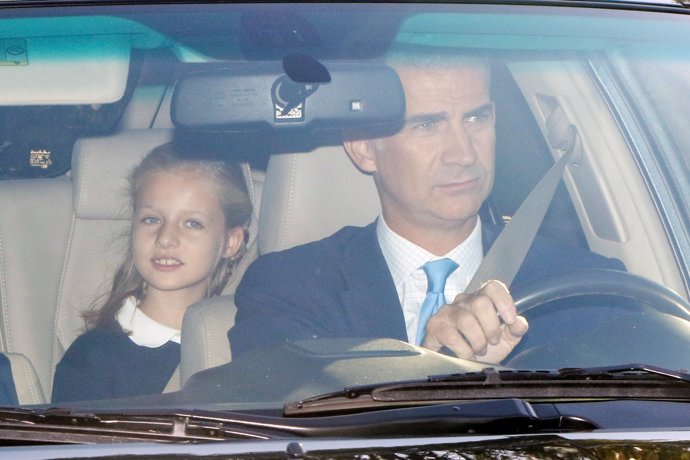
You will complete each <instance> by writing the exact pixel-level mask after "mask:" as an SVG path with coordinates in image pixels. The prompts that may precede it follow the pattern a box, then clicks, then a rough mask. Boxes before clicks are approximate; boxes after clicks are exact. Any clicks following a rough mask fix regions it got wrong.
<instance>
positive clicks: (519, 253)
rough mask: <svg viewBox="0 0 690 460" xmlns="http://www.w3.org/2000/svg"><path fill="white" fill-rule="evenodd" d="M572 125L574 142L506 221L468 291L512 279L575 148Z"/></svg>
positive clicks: (574, 131)
mask: <svg viewBox="0 0 690 460" xmlns="http://www.w3.org/2000/svg"><path fill="white" fill-rule="evenodd" d="M570 129H571V131H572V134H573V136H574V137H573V139H572V142H571V145H570V146H569V148H568V149H567V150H565V151H564V153H563V155H562V156H561V158H559V159H558V161H556V163H554V165H553V166H552V167H551V169H549V171H548V172H547V173H546V174H545V175H544V177H542V179H541V180H540V181H539V183H538V184H537V185H536V187H534V189H533V190H532V191H531V192H530V194H529V195H528V196H527V198H525V201H524V202H523V203H522V204H521V205H520V207H519V208H518V210H517V211H515V214H513V218H512V219H511V220H510V222H508V223H506V225H505V228H504V229H503V231H502V232H501V233H500V234H499V235H498V238H496V241H495V242H494V244H493V245H492V246H491V249H489V251H488V252H487V254H486V256H485V257H484V260H482V263H481V265H480V266H479V269H478V270H477V272H476V273H475V275H474V277H473V278H472V280H471V281H470V283H469V284H468V286H467V289H466V290H465V292H475V291H477V290H478V289H480V288H481V286H482V284H484V283H486V282H487V281H489V280H499V281H501V282H503V283H505V284H506V286H510V284H511V283H512V282H513V279H514V278H515V275H517V273H518V271H519V270H520V266H521V265H522V262H523V261H524V259H525V256H526V255H527V251H528V250H529V248H530V246H532V242H533V241H534V237H535V236H536V234H537V230H539V226H540V225H541V223H542V221H543V220H544V215H546V211H547V210H548V208H549V205H550V204H551V200H552V199H553V196H554V195H555V193H556V189H557V188H558V184H559V183H560V181H561V178H562V177H563V171H564V170H565V167H566V165H567V164H568V161H569V160H570V157H571V155H572V152H573V151H574V150H575V149H574V147H575V143H576V142H577V132H576V130H575V127H574V126H572V125H570Z"/></svg>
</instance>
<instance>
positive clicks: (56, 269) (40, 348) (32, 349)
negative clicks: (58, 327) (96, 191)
mask: <svg viewBox="0 0 690 460" xmlns="http://www.w3.org/2000/svg"><path fill="white" fill-rule="evenodd" d="M71 191H72V184H71V182H70V180H69V179H68V178H66V177H59V178H53V179H29V180H8V181H0V215H2V218H1V219H0V351H2V352H5V353H6V354H8V357H10V361H11V364H12V370H13V372H15V385H16V386H17V389H18V392H19V393H22V394H28V395H33V396H32V397H30V398H29V400H26V399H23V398H21V397H20V402H23V403H41V402H44V401H45V394H44V389H45V388H49V382H50V379H51V376H52V366H53V362H52V359H53V354H52V346H53V337H54V327H55V305H56V299H57V298H58V293H59V292H60V280H61V273H62V267H63V261H64V256H65V248H66V247H67V242H68V241H69V232H70V227H71V220H72V211H71V210H72V206H71ZM20 367H21V369H19V368H20ZM32 372H35V373H36V374H35V375H36V376H37V377H33V376H31V375H30V374H31V373H32ZM37 379H38V380H40V382H41V386H40V387H38V388H31V386H32V384H33V383H35V382H36V380H37ZM47 385H48V386H47ZM20 396H21V395H20Z"/></svg>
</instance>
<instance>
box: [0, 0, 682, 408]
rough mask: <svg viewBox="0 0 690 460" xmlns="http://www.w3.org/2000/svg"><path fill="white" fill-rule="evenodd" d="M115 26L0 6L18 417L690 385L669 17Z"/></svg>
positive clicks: (0, 164)
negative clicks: (627, 373) (443, 388)
mask: <svg viewBox="0 0 690 460" xmlns="http://www.w3.org/2000/svg"><path fill="white" fill-rule="evenodd" d="M120 3H122V4H119V5H110V4H105V3H100V4H98V3H96V4H91V5H85V4H82V5H79V4H70V5H66V4H65V5H53V6H48V5H43V4H40V3H36V4H34V3H24V4H18V5H14V6H13V7H9V6H7V7H5V6H3V7H2V8H0V31H2V32H1V33H0V45H1V46H0V51H1V53H0V56H1V59H2V60H1V61H0V64H1V65H0V82H1V86H2V87H3V91H2V92H0V119H1V120H2V123H0V133H1V136H2V138H1V139H0V211H1V213H2V218H1V219H0V277H1V282H0V309H1V310H2V312H1V313H2V316H1V318H2V319H1V320H0V351H1V352H2V353H3V354H2V355H0V358H2V359H0V363H3V367H2V369H0V370H3V371H4V374H3V375H2V377H3V378H4V381H3V382H0V383H2V384H3V385H4V386H2V388H4V389H5V390H6V391H5V392H4V396H3V397H4V399H3V401H2V406H3V407H7V408H8V409H9V408H13V407H14V408H16V407H26V408H29V407H36V408H47V407H50V408H59V410H64V411H70V410H80V411H82V412H83V411H85V410H87V411H88V412H89V413H100V412H108V411H110V412H114V411H115V412H116V411H119V410H124V409H127V410H132V409H136V410H137V411H138V413H140V414H141V413H163V412H165V408H169V409H170V410H173V409H174V410H177V411H179V410H183V409H184V410H190V411H191V410H203V411H205V412H204V413H215V411H220V410H223V411H229V410H233V411H240V412H243V413H254V414H256V413H274V414H282V413H283V410H284V405H285V404H288V405H290V404H293V405H294V403H295V402H298V401H314V399H313V398H314V397H317V396H319V395H324V394H328V393H334V392H341V391H343V390H345V389H351V388H360V387H362V386H363V388H365V389H366V391H365V390H362V391H361V392H354V393H347V392H345V393H343V394H340V393H339V395H340V396H339V397H342V398H344V399H345V400H347V398H348V397H349V398H350V401H353V400H355V399H357V398H356V396H359V395H364V394H366V395H370V394H373V393H372V391H374V392H375V391H378V388H379V385H383V384H395V383H403V382H406V383H410V382H417V381H420V382H426V383H427V384H428V383H429V382H437V383H438V382H441V381H443V382H446V381H447V380H448V376H451V375H452V376H455V377H454V381H456V382H457V381H458V379H460V380H462V378H461V377H459V376H465V377H463V378H466V377H467V376H474V377H476V378H477V379H479V380H481V381H485V380H487V379H488V380H491V379H492V378H494V377H492V376H495V375H503V376H504V377H503V379H505V378H506V376H508V375H510V374H508V373H509V372H510V371H525V372H526V371H529V370H533V371H540V372H542V374H541V375H548V376H550V377H549V378H551V380H549V382H548V385H545V387H544V388H545V389H544V390H543V391H549V390H548V389H549V388H551V386H553V385H556V383H555V382H556V381H557V380H558V379H560V378H561V377H562V376H563V374H558V373H557V371H558V370H559V369H564V368H592V367H595V368H602V367H606V368H607V369H608V370H612V369H613V370H614V371H613V372H612V374H615V373H616V372H617V371H616V370H615V369H635V370H636V372H640V373H645V374H649V375H651V374H654V375H656V376H657V377H658V376H659V375H661V374H665V373H670V374H672V375H675V376H676V377H677V378H676V379H675V380H683V379H684V378H686V377H687V376H686V375H685V373H686V372H687V371H686V370H687V369H690V358H688V352H687V351H688V349H690V348H689V347H690V322H689V321H690V310H688V306H689V305H690V304H688V300H687V299H688V295H689V294H690V238H689V236H688V235H689V232H688V230H689V228H690V217H689V216H690V154H689V153H688V152H690V136H689V135H688V132H689V131H688V128H687V126H686V124H687V123H688V120H690V50H689V49H688V46H687V43H689V42H690V27H688V26H689V21H690V18H689V17H688V16H687V15H686V14H685V10H684V9H682V8H681V7H680V6H674V5H672V4H667V5H651V4H647V5H645V6H643V7H639V8H635V7H633V5H632V4H623V3H620V4H619V5H615V4H613V5H607V8H604V7H603V4H602V5H599V6H597V5H594V4H589V5H580V4H575V3H574V4H572V5H568V6H565V5H563V4H558V5H555V4H552V5H547V4H529V3H530V2H519V3H524V4H520V5H518V4H510V3H509V4H502V5H499V4H481V2H470V3H471V4H426V3H422V4H412V3H401V4H394V3H385V4H378V3H370V4H367V3H335V4H327V3H296V4H280V3H278V4H267V3H257V4H224V3H215V2H214V3H209V4H203V3H198V2H194V3H190V4H184V3H182V2H173V3H172V4H165V5H163V4H146V3H145V2H141V3H137V2H135V3H133V4H129V5H127V4H125V3H126V2H120ZM523 204H524V206H523ZM437 261H441V262H440V263H434V262H437ZM439 267H440V268H439ZM441 272H442V273H441ZM438 273H441V274H440V275H439V274H438ZM651 368H653V369H656V370H659V369H663V371H659V372H656V371H655V372H649V369H651ZM487 369H492V370H487ZM521 375H524V374H521ZM534 375H537V376H539V375H540V374H539V373H535V374H534ZM568 375H569V377H568V378H569V379H571V381H574V382H575V383H574V384H572V385H571V387H572V386H575V387H579V389H580V390H581V392H580V393H577V394H575V393H568V395H561V394H558V395H556V396H554V397H559V398H561V397H562V398H566V397H571V396H573V395H575V396H573V397H581V398H588V397H590V398H596V397H597V395H599V393H596V392H595V390H593V389H590V387H589V386H588V381H590V380H591V379H588V378H582V379H577V378H576V379H574V380H572V374H568ZM430 376H435V377H432V378H431V379H429V377H430ZM439 376H445V377H439ZM474 377H473V378H474ZM658 378H660V377H658ZM535 379H536V377H535ZM537 380H538V379H537ZM542 383H543V382H542ZM406 388H407V387H406ZM415 388H416V387H415ZM372 389H374V390H372ZM580 390H578V391H580ZM468 391H469V390H468ZM472 391H477V393H473V394H474V396H473V397H472V399H475V400H476V399H491V398H505V397H511V398H520V397H523V396H524V395H522V394H521V393H520V392H519V391H518V390H515V392H513V393H510V392H509V393H510V394H507V395H504V396H496V395H495V394H491V395H488V396H486V394H482V393H481V391H482V390H481V388H480V389H479V390H476V389H475V390H472ZM511 391H512V390H511ZM539 391H541V390H539ZM386 394H387V395H389V393H386ZM406 394H407V393H406ZM461 396H462V394H461V393H460V394H454V396H453V395H451V396H448V395H445V396H439V395H435V396H434V397H433V398H432V400H434V401H438V400H456V399H462V397H461ZM537 396H538V394H537ZM618 396H619V395H618V394H617V393H616V394H614V393H611V394H609V393H607V394H606V395H605V396H602V397H605V398H612V399H616V398H617V397H618ZM628 396H629V395H628ZM367 397H369V396H367ZM387 397H390V398H398V397H400V395H399V393H397V392H395V394H394V395H391V396H387ZM405 397H408V396H405ZM485 397H486V398H485ZM535 397H536V396H535V393H530V396H529V398H535ZM310 398H311V399H310ZM371 398H372V399H376V397H374V396H371ZM419 398H422V396H421V395H419V394H417V393H415V396H414V399H415V400H417V399H419ZM358 404H359V403H358ZM362 405H364V403H362ZM401 405H405V406H406V405H409V404H408V403H405V404H401ZM290 407H293V406H290ZM294 407H297V408H300V407H302V406H301V405H300V404H297V405H296V406H294ZM59 410H58V411H57V412H55V413H59ZM354 410H355V409H353V408H350V409H348V411H350V412H352V411H354ZM70 413H71V412H70Z"/></svg>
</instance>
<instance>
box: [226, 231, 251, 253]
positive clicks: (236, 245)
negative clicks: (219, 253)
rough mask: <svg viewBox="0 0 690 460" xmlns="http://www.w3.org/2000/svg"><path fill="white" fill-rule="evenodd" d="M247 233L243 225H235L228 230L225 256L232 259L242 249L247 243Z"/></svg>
mask: <svg viewBox="0 0 690 460" xmlns="http://www.w3.org/2000/svg"><path fill="white" fill-rule="evenodd" d="M245 233H246V232H245V230H244V228H242V227H235V228H233V229H232V230H230V231H229V232H228V234H227V236H226V237H225V251H224V252H223V257H227V258H228V259H232V258H233V257H235V256H236V255H237V254H238V253H239V252H240V251H241V250H242V247H243V246H244V243H245Z"/></svg>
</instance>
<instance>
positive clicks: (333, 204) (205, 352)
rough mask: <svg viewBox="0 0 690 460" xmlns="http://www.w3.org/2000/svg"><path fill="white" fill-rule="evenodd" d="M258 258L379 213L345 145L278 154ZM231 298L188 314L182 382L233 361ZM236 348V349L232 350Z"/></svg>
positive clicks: (266, 187)
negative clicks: (229, 335) (343, 146)
mask: <svg viewBox="0 0 690 460" xmlns="http://www.w3.org/2000/svg"><path fill="white" fill-rule="evenodd" d="M260 210H261V212H260V214H259V229H258V238H257V247H258V252H259V254H266V253H268V252H273V251H280V250H283V249H287V248H290V247H292V246H296V245H298V244H303V243H307V242H310V241H315V240H318V239H321V238H324V237H326V236H328V235H330V234H332V233H334V232H335V231H337V230H338V229H340V228H341V227H343V226H345V225H367V224H369V223H371V222H373V220H374V219H375V218H376V216H377V215H378V214H379V212H380V204H379V200H378V195H377V193H376V188H375V186H374V183H373V180H372V178H371V177H370V176H367V175H365V174H363V173H361V172H360V171H358V170H357V169H356V168H355V166H354V165H353V164H352V162H351V161H350V159H349V158H348V157H347V155H346V154H345V151H344V150H343V148H342V147H341V146H328V147H322V148H319V149H317V150H315V151H313V152H308V153H295V154H281V155H274V156H272V157H271V158H270V160H269V162H268V168H267V170H266V177H265V181H264V184H263V193H262V195H261V206H260ZM235 311H236V308H235V304H234V301H233V299H232V297H219V298H215V299H206V300H204V301H202V302H200V303H199V304H197V305H194V306H193V307H190V309H189V310H188V311H187V314H186V315H185V322H184V324H183V329H182V335H183V337H187V336H189V335H191V334H194V336H195V337H196V338H195V339H194V340H185V339H183V341H182V364H181V369H180V370H181V375H180V377H181V381H182V383H183V384H184V383H185V382H186V381H187V380H188V379H189V377H190V376H191V375H192V374H193V373H194V372H197V371H200V370H203V369H206V368H208V367H212V366H217V365H220V364H224V363H226V362H229V361H230V360H231V359H232V355H231V353H230V351H231V350H228V347H227V345H228V339H227V331H228V329H229V328H230V327H232V325H234V315H235ZM230 348H232V347H230Z"/></svg>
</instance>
